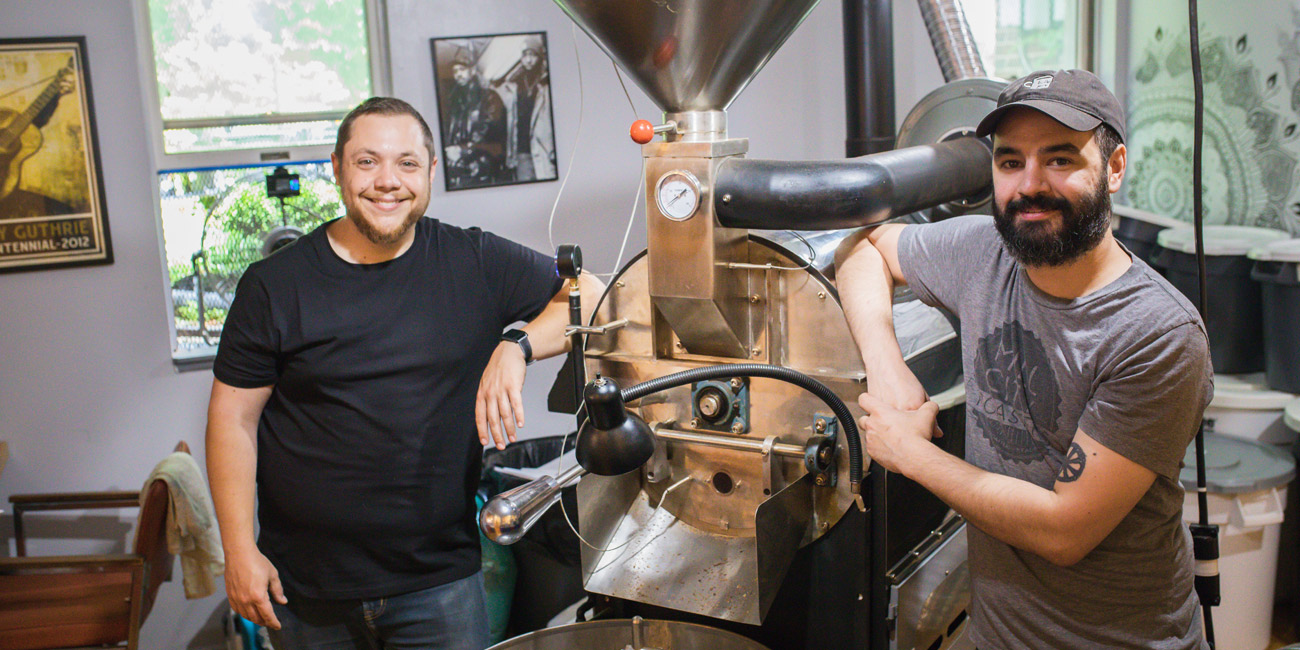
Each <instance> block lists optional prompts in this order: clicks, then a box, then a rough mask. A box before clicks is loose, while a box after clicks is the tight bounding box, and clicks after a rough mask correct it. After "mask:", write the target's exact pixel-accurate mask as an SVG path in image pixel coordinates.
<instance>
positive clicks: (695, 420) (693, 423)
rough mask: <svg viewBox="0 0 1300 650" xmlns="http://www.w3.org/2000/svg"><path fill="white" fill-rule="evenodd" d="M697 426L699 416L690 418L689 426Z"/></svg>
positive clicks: (698, 424)
mask: <svg viewBox="0 0 1300 650" xmlns="http://www.w3.org/2000/svg"><path fill="white" fill-rule="evenodd" d="M698 426H700V419H699V418H691V428H692V429H694V428H695V427H698Z"/></svg>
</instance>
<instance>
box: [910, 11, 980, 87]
mask: <svg viewBox="0 0 1300 650" xmlns="http://www.w3.org/2000/svg"><path fill="white" fill-rule="evenodd" d="M917 3H918V4H919V5H920V6H921V19H922V20H924V21H925V30H926V31H927V32H929V33H930V43H931V44H932V45H933V46H934V55H935V56H936V57H938V59H939V69H940V70H942V71H943V80H944V81H945V82H953V81H957V80H959V79H968V78H970V77H987V76H988V75H987V74H986V73H985V72H984V60H983V59H981V58H980V50H979V46H977V45H976V44H975V35H974V34H972V33H971V29H970V23H968V22H967V21H966V11H965V10H964V9H963V8H962V4H961V0H917Z"/></svg>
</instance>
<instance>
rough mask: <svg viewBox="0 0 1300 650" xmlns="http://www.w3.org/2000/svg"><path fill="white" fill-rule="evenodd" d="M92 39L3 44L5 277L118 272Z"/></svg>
mask: <svg viewBox="0 0 1300 650" xmlns="http://www.w3.org/2000/svg"><path fill="white" fill-rule="evenodd" d="M92 106H93V103H92V102H91V96H90V72H89V70H88V69H87V67H86V39H85V37H82V36H69V37H61V38H30V39H0V272H11V271H29V270H33V269H43V268H51V267H60V266H79V265H84V264H111V263H112V262H113V252H112V248H111V246H110V243H109V236H108V213H107V210H106V209H105V205H104V181H103V178H102V177H101V175H100V170H101V166H100V162H99V141H98V139H97V137H96V134H95V116H94V113H93V110H92Z"/></svg>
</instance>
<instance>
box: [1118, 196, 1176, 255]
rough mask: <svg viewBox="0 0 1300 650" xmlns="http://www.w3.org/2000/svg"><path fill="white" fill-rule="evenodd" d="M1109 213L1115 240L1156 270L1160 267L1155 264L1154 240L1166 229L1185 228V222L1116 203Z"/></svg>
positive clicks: (1155, 247) (1155, 248) (1155, 249)
mask: <svg viewBox="0 0 1300 650" xmlns="http://www.w3.org/2000/svg"><path fill="white" fill-rule="evenodd" d="M1111 212H1112V213H1113V214H1114V215H1115V224H1114V231H1115V239H1118V240H1119V241H1121V242H1123V244H1124V247H1125V248H1127V249H1128V250H1129V252H1131V253H1133V254H1134V255H1136V256H1137V258H1138V259H1140V260H1142V261H1143V262H1146V263H1147V264H1149V265H1151V266H1153V267H1155V268H1156V269H1157V270H1159V269H1160V267H1159V266H1158V265H1157V264H1156V251H1157V247H1158V245H1157V243H1156V238H1157V237H1158V236H1159V235H1160V233H1161V232H1162V231H1164V230H1165V229H1166V228H1185V227H1187V222H1186V221H1181V220H1179V219H1175V218H1173V217H1166V216H1164V215H1160V214H1155V213H1153V212H1147V211H1146V210H1138V209H1137V208H1131V207H1129V206H1127V205H1120V204H1118V203H1117V204H1115V205H1114V206H1112V207H1111ZM1162 272H1163V271H1162Z"/></svg>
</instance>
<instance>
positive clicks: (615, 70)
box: [609, 58, 637, 119]
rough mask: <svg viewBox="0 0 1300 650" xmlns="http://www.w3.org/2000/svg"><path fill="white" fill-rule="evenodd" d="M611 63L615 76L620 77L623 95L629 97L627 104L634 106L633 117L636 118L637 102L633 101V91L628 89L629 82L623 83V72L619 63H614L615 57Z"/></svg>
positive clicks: (619, 81)
mask: <svg viewBox="0 0 1300 650" xmlns="http://www.w3.org/2000/svg"><path fill="white" fill-rule="evenodd" d="M609 64H610V65H612V66H614V76H615V77H618V85H620V86H622V87H623V96H624V97H627V105H628V106H631V107H632V118H633V119H636V115H637V113H636V104H633V103H632V93H629V92H628V91H627V84H625V83H623V73H622V72H619V69H618V64H617V63H614V59H613V58H610V60H609Z"/></svg>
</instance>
